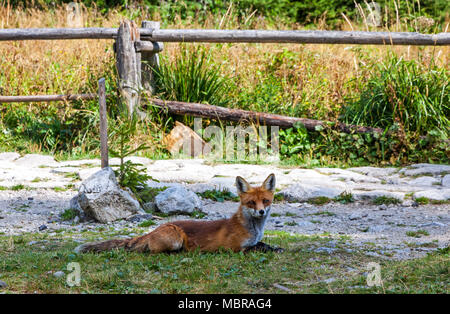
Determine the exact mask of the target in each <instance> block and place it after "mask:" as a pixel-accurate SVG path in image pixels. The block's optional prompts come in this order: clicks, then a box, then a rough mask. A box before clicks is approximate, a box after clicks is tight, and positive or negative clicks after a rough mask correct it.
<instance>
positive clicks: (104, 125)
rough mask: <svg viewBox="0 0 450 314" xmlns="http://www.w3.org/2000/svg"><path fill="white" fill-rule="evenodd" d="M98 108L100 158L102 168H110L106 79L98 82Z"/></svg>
mask: <svg viewBox="0 0 450 314" xmlns="http://www.w3.org/2000/svg"><path fill="white" fill-rule="evenodd" d="M98 107H99V115H100V156H101V167H102V168H105V167H108V166H109V161H108V117H107V113H106V87H105V79H104V78H101V79H100V80H99V81H98Z"/></svg>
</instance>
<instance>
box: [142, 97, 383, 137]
mask: <svg viewBox="0 0 450 314" xmlns="http://www.w3.org/2000/svg"><path fill="white" fill-rule="evenodd" d="M148 101H149V104H148V105H150V106H151V105H153V106H157V107H160V108H163V109H166V110H167V111H168V112H170V113H173V114H179V115H189V116H195V117H202V118H210V119H217V120H228V121H235V122H240V121H249V122H256V123H260V124H263V125H277V126H279V127H282V128H290V127H293V126H294V124H295V123H296V122H301V123H302V124H303V125H304V126H305V128H306V129H307V130H309V131H315V129H316V126H324V127H325V126H326V125H327V122H324V121H319V120H312V119H306V118H295V117H287V116H282V115H278V114H272V113H261V112H254V111H248V110H241V109H229V108H224V107H218V106H213V105H205V104H198V103H187V102H181V101H165V100H160V99H148ZM334 128H336V129H338V130H340V131H342V132H345V133H350V132H352V131H355V132H356V133H373V132H377V133H381V132H383V130H382V129H379V128H371V127H365V126H355V125H347V124H344V123H336V124H335V125H334Z"/></svg>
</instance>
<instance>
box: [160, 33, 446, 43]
mask: <svg viewBox="0 0 450 314" xmlns="http://www.w3.org/2000/svg"><path fill="white" fill-rule="evenodd" d="M151 40H152V41H162V42H214V43H236V42H246V43H298V44H361V45H391V44H393V45H433V46H434V45H437V46H439V45H450V33H440V34H420V33H409V32H392V33H391V32H347V31H272V30H212V29H208V30H206V29H205V30H201V29H160V30H158V29H155V30H154V31H153V34H152V36H151Z"/></svg>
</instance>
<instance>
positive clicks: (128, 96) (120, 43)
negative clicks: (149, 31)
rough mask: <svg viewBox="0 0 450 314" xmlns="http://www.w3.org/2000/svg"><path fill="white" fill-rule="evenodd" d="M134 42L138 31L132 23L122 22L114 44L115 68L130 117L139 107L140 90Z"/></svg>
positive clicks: (139, 75)
mask: <svg viewBox="0 0 450 314" xmlns="http://www.w3.org/2000/svg"><path fill="white" fill-rule="evenodd" d="M135 41H139V31H138V29H137V28H136V25H135V24H134V22H132V21H123V22H122V23H121V24H120V27H119V31H118V32H117V40H116V43H115V51H116V66H117V72H118V75H119V90H120V94H121V96H122V98H123V101H124V102H125V103H126V105H127V108H128V114H129V115H130V116H131V115H132V114H133V113H134V112H135V110H136V108H137V107H138V106H139V97H140V96H139V93H140V89H141V71H140V70H141V68H140V63H139V64H138V61H139V59H140V55H137V54H136V49H135V47H134V43H135Z"/></svg>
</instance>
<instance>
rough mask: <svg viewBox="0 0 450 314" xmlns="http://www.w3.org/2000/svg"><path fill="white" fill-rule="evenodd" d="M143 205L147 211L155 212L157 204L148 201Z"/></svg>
mask: <svg viewBox="0 0 450 314" xmlns="http://www.w3.org/2000/svg"><path fill="white" fill-rule="evenodd" d="M142 207H143V208H144V210H145V211H146V212H153V211H155V210H156V204H155V202H147V203H144V205H142Z"/></svg>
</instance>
